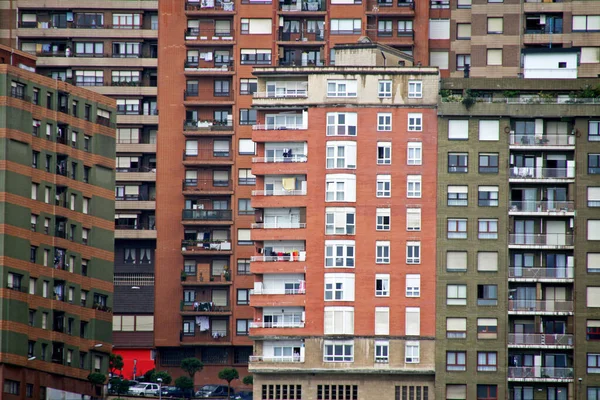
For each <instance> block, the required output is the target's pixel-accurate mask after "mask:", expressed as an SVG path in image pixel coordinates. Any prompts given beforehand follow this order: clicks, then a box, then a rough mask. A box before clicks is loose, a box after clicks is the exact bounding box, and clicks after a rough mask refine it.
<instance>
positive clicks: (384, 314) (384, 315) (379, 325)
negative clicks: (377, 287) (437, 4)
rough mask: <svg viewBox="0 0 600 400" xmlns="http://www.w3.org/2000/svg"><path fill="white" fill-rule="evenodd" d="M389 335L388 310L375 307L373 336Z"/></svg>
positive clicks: (387, 308)
mask: <svg viewBox="0 0 600 400" xmlns="http://www.w3.org/2000/svg"><path fill="white" fill-rule="evenodd" d="M389 334H390V308H389V307H375V335H389Z"/></svg>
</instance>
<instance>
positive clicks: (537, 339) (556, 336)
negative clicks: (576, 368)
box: [508, 333, 573, 346]
mask: <svg viewBox="0 0 600 400" xmlns="http://www.w3.org/2000/svg"><path fill="white" fill-rule="evenodd" d="M508 344H512V345H519V346H521V345H522V346H528V345H531V346H573V335H570V334H566V333H553V334H549V333H509V334H508Z"/></svg>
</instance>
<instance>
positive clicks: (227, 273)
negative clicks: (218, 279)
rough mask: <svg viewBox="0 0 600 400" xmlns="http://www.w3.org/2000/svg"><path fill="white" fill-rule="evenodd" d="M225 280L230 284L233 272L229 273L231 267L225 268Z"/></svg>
mask: <svg viewBox="0 0 600 400" xmlns="http://www.w3.org/2000/svg"><path fill="white" fill-rule="evenodd" d="M223 278H225V280H226V281H227V282H229V281H230V280H231V272H230V271H229V267H228V266H225V268H224V271H223Z"/></svg>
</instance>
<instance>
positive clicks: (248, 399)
mask: <svg viewBox="0 0 600 400" xmlns="http://www.w3.org/2000/svg"><path fill="white" fill-rule="evenodd" d="M231 398H232V399H233V400H252V392H250V391H246V390H243V391H241V392H237V393H236V394H235V395H234V396H231Z"/></svg>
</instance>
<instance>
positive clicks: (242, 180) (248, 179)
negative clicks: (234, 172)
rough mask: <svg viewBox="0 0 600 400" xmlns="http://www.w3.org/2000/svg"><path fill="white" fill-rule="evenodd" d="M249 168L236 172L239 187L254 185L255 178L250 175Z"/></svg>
mask: <svg viewBox="0 0 600 400" xmlns="http://www.w3.org/2000/svg"><path fill="white" fill-rule="evenodd" d="M251 171H252V170H251V169H250V168H240V169H239V170H238V184H239V185H251V186H253V185H255V184H256V176H254V175H252V172H251Z"/></svg>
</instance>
